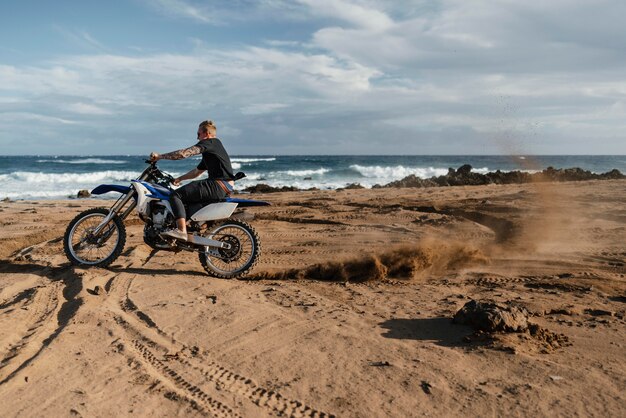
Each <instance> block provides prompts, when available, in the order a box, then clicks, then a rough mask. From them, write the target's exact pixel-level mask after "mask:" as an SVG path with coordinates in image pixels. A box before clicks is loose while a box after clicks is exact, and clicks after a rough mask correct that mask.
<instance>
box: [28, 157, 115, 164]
mask: <svg viewBox="0 0 626 418" xmlns="http://www.w3.org/2000/svg"><path fill="white" fill-rule="evenodd" d="M37 162H38V163H62V164H126V163H127V161H120V160H104V159H102V158H82V159H79V160H56V159H55V160H37Z"/></svg>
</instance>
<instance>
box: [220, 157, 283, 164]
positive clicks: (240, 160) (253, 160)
mask: <svg viewBox="0 0 626 418" xmlns="http://www.w3.org/2000/svg"><path fill="white" fill-rule="evenodd" d="M258 161H276V158H237V157H235V158H231V159H230V162H231V163H256V162H258Z"/></svg>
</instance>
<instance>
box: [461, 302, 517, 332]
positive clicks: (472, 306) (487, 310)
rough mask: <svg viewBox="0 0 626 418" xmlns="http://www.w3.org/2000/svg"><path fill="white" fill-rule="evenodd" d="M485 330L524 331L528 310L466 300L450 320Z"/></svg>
mask: <svg viewBox="0 0 626 418" xmlns="http://www.w3.org/2000/svg"><path fill="white" fill-rule="evenodd" d="M452 322H454V323H455V324H462V325H469V326H471V327H473V328H474V329H476V330H480V331H486V332H497V331H503V332H524V331H526V330H527V329H528V311H527V310H526V309H524V308H518V307H516V306H511V305H508V306H505V305H502V304H497V303H493V302H478V301H475V300H471V301H469V302H467V303H466V304H465V305H464V306H463V307H462V308H461V309H460V310H459V311H458V312H457V313H456V314H455V315H454V319H453V320H452Z"/></svg>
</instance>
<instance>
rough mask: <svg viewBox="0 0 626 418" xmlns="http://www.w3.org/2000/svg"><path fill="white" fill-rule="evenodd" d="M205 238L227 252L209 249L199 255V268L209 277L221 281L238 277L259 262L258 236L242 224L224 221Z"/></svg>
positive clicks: (233, 220)
mask: <svg viewBox="0 0 626 418" xmlns="http://www.w3.org/2000/svg"><path fill="white" fill-rule="evenodd" d="M205 236H206V237H207V238H211V239H214V240H216V241H221V242H224V243H227V244H228V245H229V248H209V251H207V252H201V253H200V263H201V264H202V267H204V269H205V270H206V272H207V273H209V274H210V275H212V276H215V277H220V278H223V279H233V278H237V277H242V276H243V275H245V274H246V273H248V272H249V271H250V270H251V269H252V268H253V267H254V265H255V264H256V262H257V260H258V259H259V255H260V253H261V246H260V242H259V236H258V235H257V233H256V231H255V230H254V229H253V228H252V227H251V226H250V225H248V224H247V223H246V222H243V221H239V220H235V219H231V220H228V221H226V222H224V223H223V224H221V225H218V226H217V227H215V228H213V229H212V230H211V231H210V232H209V233H208V234H206V235H205Z"/></svg>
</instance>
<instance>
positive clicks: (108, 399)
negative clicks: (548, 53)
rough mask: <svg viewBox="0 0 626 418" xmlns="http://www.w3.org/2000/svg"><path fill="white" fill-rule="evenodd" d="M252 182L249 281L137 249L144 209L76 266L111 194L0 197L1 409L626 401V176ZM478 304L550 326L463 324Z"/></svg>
mask: <svg viewBox="0 0 626 418" xmlns="http://www.w3.org/2000/svg"><path fill="white" fill-rule="evenodd" d="M255 198H261V199H265V200H268V201H271V202H272V203H273V206H271V207H264V208H253V209H251V210H250V212H252V213H255V214H256V219H255V220H254V221H252V222H251V223H252V225H253V226H254V227H255V228H256V229H257V231H258V233H259V235H260V237H261V241H262V255H261V259H260V262H259V264H258V265H257V267H256V268H255V270H254V272H253V274H252V275H250V277H248V278H247V279H245V280H221V279H216V278H212V277H209V276H207V275H206V274H205V272H204V270H203V269H202V267H201V266H200V264H199V262H198V259H197V256H196V255H195V254H192V253H180V254H178V255H173V254H172V253H157V255H155V256H154V257H153V258H152V259H150V260H149V261H148V262H146V259H147V257H148V255H149V254H150V251H149V249H148V248H147V247H146V246H145V245H144V244H143V243H142V237H141V231H142V224H141V223H140V222H139V221H138V220H137V219H134V218H129V219H128V220H127V222H126V224H127V228H128V229H127V230H128V233H129V237H128V241H127V245H126V248H125V250H124V252H123V253H122V255H121V256H120V258H119V259H118V260H117V261H115V262H114V263H113V264H112V265H111V266H110V268H108V269H100V268H92V269H87V268H77V267H70V265H69V263H68V262H67V260H66V258H65V256H64V255H63V251H62V242H61V240H60V237H61V236H62V234H63V232H64V229H65V227H66V225H67V224H68V222H69V220H70V219H71V218H73V217H74V216H75V215H76V214H77V213H78V212H80V211H82V210H84V209H87V208H91V207H97V206H103V205H105V206H106V205H109V204H110V203H111V202H110V201H108V202H107V201H99V200H92V199H87V200H66V201H39V202H32V201H30V202H29V201H18V202H0V231H1V232H2V234H1V238H0V240H1V241H0V257H1V260H0V311H1V313H2V315H0V356H1V357H0V416H3V417H13V416H20V417H25V416H33V417H34V416H128V415H131V414H132V415H136V416H218V417H221V416H224V417H225V416H244V417H256V416H272V415H277V416H280V415H286V416H330V415H334V416H349V417H378V416H394V417H400V416H433V415H434V416H493V415H497V416H548V415H549V416H554V415H557V416H620V415H623V414H624V411H625V410H626V361H625V360H626V333H625V332H624V330H625V325H626V320H625V319H626V318H625V312H626V278H625V274H626V267H625V263H626V244H625V243H624V241H625V238H626V206H625V205H624V203H625V202H626V181H624V180H607V181H588V182H576V183H560V184H553V183H545V184H540V185H539V184H525V185H491V186H465V187H463V186H460V187H445V188H432V189H410V188H399V189H378V190H343V191H309V192H289V193H276V194H271V195H270V194H268V195H265V196H263V195H255ZM470 300H480V301H492V302H495V303H500V304H506V303H508V304H512V305H514V306H516V307H520V308H523V309H524V310H525V311H526V312H528V314H529V318H528V320H529V322H531V323H532V324H535V326H536V328H535V329H536V330H539V331H537V332H534V333H533V334H532V335H531V333H529V332H523V333H507V334H504V333H503V334H495V335H488V334H484V333H476V332H475V331H474V330H473V329H471V328H469V327H468V326H465V325H458V324H454V323H452V317H453V316H454V314H455V313H456V312H457V311H458V310H459V309H461V308H462V307H463V306H464V305H465V304H466V303H467V302H469V301H470ZM540 330H543V331H540ZM550 335H552V336H560V337H558V338H556V339H554V338H552V339H551V337H550Z"/></svg>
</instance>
